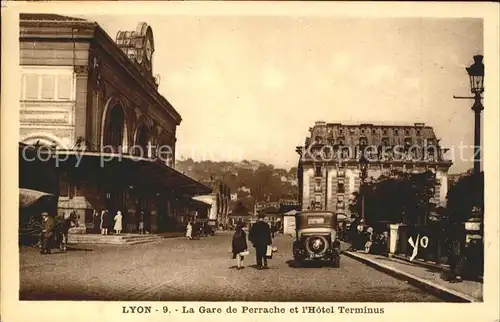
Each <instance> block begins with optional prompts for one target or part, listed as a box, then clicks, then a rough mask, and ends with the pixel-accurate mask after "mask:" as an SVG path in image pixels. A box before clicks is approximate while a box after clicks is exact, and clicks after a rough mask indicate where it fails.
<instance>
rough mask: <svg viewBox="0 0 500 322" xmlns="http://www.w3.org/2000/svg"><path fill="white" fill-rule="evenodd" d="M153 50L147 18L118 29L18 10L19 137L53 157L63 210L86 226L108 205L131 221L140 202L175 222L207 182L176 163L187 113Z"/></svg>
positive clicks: (157, 226) (154, 226)
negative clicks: (169, 95)
mask: <svg viewBox="0 0 500 322" xmlns="http://www.w3.org/2000/svg"><path fill="white" fill-rule="evenodd" d="M154 53H155V39H154V37H153V30H152V28H151V27H150V26H149V25H148V24H147V23H145V22H140V23H139V24H138V25H137V27H136V28H135V30H126V31H120V32H118V34H117V35H116V38H115V39H112V38H111V37H110V36H109V35H108V34H107V33H106V32H105V31H104V30H103V29H102V28H101V27H100V26H99V25H98V24H97V23H95V22H90V21H87V20H84V19H79V18H72V17H66V16H60V15H54V14H21V15H20V65H21V73H22V91H21V101H20V126H21V127H20V141H21V142H22V143H24V144H27V145H30V146H33V147H35V148H36V149H39V150H40V151H42V150H43V152H42V154H43V153H45V154H52V155H55V156H56V157H57V158H56V159H57V161H58V169H59V176H60V189H59V190H60V193H59V210H60V211H65V210H68V209H71V210H73V209H75V210H77V212H78V214H79V217H80V222H81V223H82V224H83V223H86V224H87V227H88V226H89V225H92V222H93V220H94V218H93V212H94V210H100V209H108V210H110V211H111V212H112V213H116V211H118V210H121V211H122V213H123V214H124V225H125V227H126V228H125V229H124V230H125V231H126V230H127V229H129V230H131V229H132V227H133V226H134V225H135V223H136V219H137V217H136V213H137V212H138V210H139V209H143V210H145V211H146V212H147V213H148V214H150V215H148V218H149V220H148V221H149V222H150V225H151V230H152V231H165V230H169V229H170V228H171V226H172V225H173V224H174V223H175V218H176V216H177V212H178V211H181V210H180V209H184V208H185V207H184V206H185V203H184V200H186V199H190V198H191V197H192V196H194V195H198V194H206V193H210V191H211V189H210V188H208V187H206V186H204V185H202V184H200V183H198V182H196V181H195V180H193V179H191V178H189V177H187V176H185V175H183V174H182V173H180V172H178V171H176V170H175V143H176V128H177V126H179V124H180V123H181V116H180V114H179V113H178V112H177V111H176V109H175V108H174V107H173V106H172V105H171V104H170V102H169V101H168V100H167V99H165V98H164V97H163V96H162V95H161V94H160V93H159V92H158V86H159V82H158V77H154V76H153V58H154ZM47 147H51V148H52V150H51V149H48V148H47ZM149 216H150V217H149ZM82 226H83V227H85V225H82ZM82 232H83V231H82Z"/></svg>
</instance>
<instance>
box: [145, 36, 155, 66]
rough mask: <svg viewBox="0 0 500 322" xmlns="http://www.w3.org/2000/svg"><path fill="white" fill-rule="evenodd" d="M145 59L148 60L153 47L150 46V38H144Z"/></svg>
mask: <svg viewBox="0 0 500 322" xmlns="http://www.w3.org/2000/svg"><path fill="white" fill-rule="evenodd" d="M145 47H146V59H147V60H148V61H149V62H150V61H151V56H152V55H153V48H152V46H151V40H149V39H147V40H146V46H145Z"/></svg>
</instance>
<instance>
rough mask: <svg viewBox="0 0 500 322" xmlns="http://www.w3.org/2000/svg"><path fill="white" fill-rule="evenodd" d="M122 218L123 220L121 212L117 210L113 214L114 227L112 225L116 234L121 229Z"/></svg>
mask: <svg viewBox="0 0 500 322" xmlns="http://www.w3.org/2000/svg"><path fill="white" fill-rule="evenodd" d="M122 220H123V216H122V212H121V211H119V210H118V211H117V213H116V216H115V227H114V229H115V231H116V234H117V235H119V234H120V233H121V231H122V229H123V227H122V225H123V223H122Z"/></svg>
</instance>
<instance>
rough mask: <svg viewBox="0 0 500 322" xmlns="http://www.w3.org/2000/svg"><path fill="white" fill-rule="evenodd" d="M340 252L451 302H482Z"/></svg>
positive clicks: (375, 262) (361, 257) (355, 255)
mask: <svg viewBox="0 0 500 322" xmlns="http://www.w3.org/2000/svg"><path fill="white" fill-rule="evenodd" d="M342 254H344V255H346V256H347V257H350V258H353V259H356V260H358V261H360V262H362V263H364V264H367V265H368V266H370V267H373V268H375V269H377V270H379V271H382V272H384V273H386V274H388V275H391V276H393V277H396V278H398V279H400V280H404V281H407V282H408V283H410V284H412V285H414V286H417V287H418V288H420V289H423V290H425V291H429V292H430V293H432V294H434V295H436V296H438V297H440V298H442V299H444V300H447V301H451V302H462V303H464V302H465V303H475V302H482V301H481V300H479V299H476V298H474V297H472V296H469V295H467V294H464V293H461V292H458V291H455V290H452V289H449V288H445V287H443V286H441V285H438V284H436V283H433V282H431V281H428V280H425V279H423V278H420V277H417V276H415V275H412V274H410V273H407V272H404V271H401V270H399V269H397V268H394V267H390V266H388V265H384V264H382V263H378V262H377V261H374V260H371V259H369V258H366V257H363V256H359V255H357V254H355V253H352V252H347V251H342Z"/></svg>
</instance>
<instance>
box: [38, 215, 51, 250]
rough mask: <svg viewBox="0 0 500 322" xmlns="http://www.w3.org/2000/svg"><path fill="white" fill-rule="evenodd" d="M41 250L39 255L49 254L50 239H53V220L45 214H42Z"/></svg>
mask: <svg viewBox="0 0 500 322" xmlns="http://www.w3.org/2000/svg"><path fill="white" fill-rule="evenodd" d="M42 220H43V223H42V236H41V240H42V250H41V251H40V253H41V254H50V252H51V250H50V249H51V246H52V239H53V238H54V219H53V218H52V217H49V214H48V213H46V212H43V213H42Z"/></svg>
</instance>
